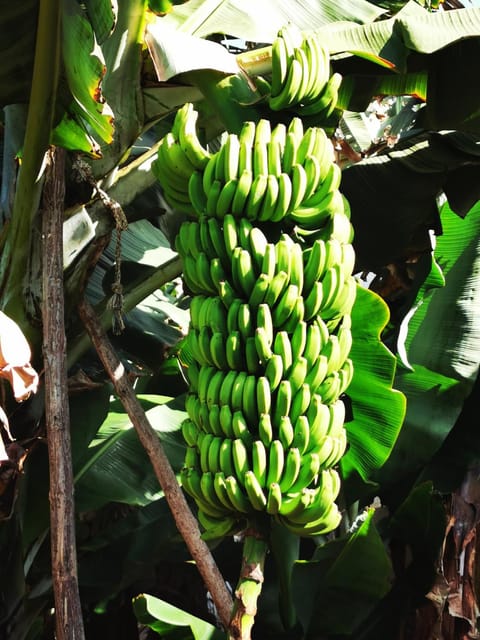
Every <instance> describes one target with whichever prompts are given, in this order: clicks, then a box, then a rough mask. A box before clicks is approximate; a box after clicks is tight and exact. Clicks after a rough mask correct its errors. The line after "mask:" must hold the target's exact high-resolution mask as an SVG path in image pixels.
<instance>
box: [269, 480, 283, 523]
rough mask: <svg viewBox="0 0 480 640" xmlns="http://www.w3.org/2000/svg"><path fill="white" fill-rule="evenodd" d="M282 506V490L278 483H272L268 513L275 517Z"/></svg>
mask: <svg viewBox="0 0 480 640" xmlns="http://www.w3.org/2000/svg"><path fill="white" fill-rule="evenodd" d="M281 506H282V489H281V488H280V485H279V484H278V482H271V483H270V485H269V487H268V492H267V503H266V505H265V510H266V512H267V513H268V514H269V515H271V516H275V515H277V514H278V512H279V511H280V508H281Z"/></svg>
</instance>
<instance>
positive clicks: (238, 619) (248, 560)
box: [228, 528, 268, 640]
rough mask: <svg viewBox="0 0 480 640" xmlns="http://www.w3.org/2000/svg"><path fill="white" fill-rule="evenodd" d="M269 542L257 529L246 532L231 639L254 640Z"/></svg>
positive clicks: (229, 635)
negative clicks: (253, 631) (253, 630)
mask: <svg viewBox="0 0 480 640" xmlns="http://www.w3.org/2000/svg"><path fill="white" fill-rule="evenodd" d="M267 551H268V543H267V541H266V540H265V539H264V538H263V536H261V535H260V534H259V533H258V532H257V531H256V530H255V529H253V528H251V529H247V530H246V531H245V533H244V541H243V556H242V567H241V570H240V577H239V579H238V582H237V587H236V589H235V600H234V604H233V612H232V619H231V622H230V625H229V629H228V640H250V637H251V630H252V627H253V624H254V622H255V615H256V613H257V602H258V598H259V596H260V593H261V591H262V585H263V569H264V565H265V556H266V554H267Z"/></svg>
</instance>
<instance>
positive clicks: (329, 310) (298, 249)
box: [162, 118, 356, 537]
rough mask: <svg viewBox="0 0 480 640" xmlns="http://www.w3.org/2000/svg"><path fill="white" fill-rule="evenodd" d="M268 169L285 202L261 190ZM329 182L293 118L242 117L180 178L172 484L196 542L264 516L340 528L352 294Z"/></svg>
mask: <svg viewBox="0 0 480 640" xmlns="http://www.w3.org/2000/svg"><path fill="white" fill-rule="evenodd" d="M167 149H168V147H165V150H167ZM176 153H177V150H175V154H176ZM162 158H163V156H162ZM245 175H248V181H247V187H245V186H243V185H242V188H241V195H239V193H240V192H239V191H238V190H239V184H240V181H241V177H242V176H245ZM280 175H285V176H287V178H288V181H287V180H285V184H289V185H290V188H289V198H288V205H285V204H282V205H280V202H281V198H280V186H278V189H275V187H273V188H272V187H271V185H272V184H278V185H280V180H279V176H280ZM271 177H272V178H275V182H274V181H273V179H272V178H271ZM260 180H262V182H263V183H266V186H264V188H263V191H262V190H259V191H258V190H257V189H258V187H257V186H256V185H257V183H258V182H260ZM339 182H340V172H339V169H338V167H337V165H336V164H335V163H334V161H333V151H332V148H331V145H330V144H329V142H328V139H327V137H326V135H325V133H324V132H323V130H322V129H319V128H316V127H312V128H309V129H307V130H306V131H304V130H303V125H302V122H301V120H300V119H299V118H293V120H292V121H291V123H290V124H289V125H288V126H287V125H277V126H276V127H275V128H274V129H273V130H272V128H271V125H270V122H269V121H267V120H260V121H259V122H258V123H256V124H255V123H250V122H246V123H245V125H244V127H243V129H242V131H241V133H240V134H239V136H238V137H236V136H233V135H231V134H226V135H225V137H224V139H223V143H222V146H221V147H220V149H219V151H218V152H217V153H216V154H214V155H211V156H210V157H209V158H208V159H206V161H204V167H203V168H197V169H195V171H193V173H191V175H190V178H189V180H188V194H189V197H190V202H191V204H192V206H193V209H194V214H192V215H191V216H190V218H189V219H188V220H186V221H185V222H184V223H182V225H181V227H180V230H179V233H178V235H177V238H176V249H177V251H178V253H179V254H180V256H181V257H182V260H183V267H184V279H185V282H186V284H187V286H188V288H189V289H190V290H191V292H192V294H193V298H192V302H191V307H190V313H191V320H190V328H189V332H188V335H187V338H186V346H185V349H186V350H188V354H189V357H188V367H187V376H188V381H189V391H188V394H187V398H186V411H187V414H188V418H187V419H186V420H185V421H184V423H183V425H182V431H183V436H184V439H185V442H186V444H187V450H186V455H185V463H184V467H183V469H182V471H181V481H182V485H183V487H184V489H185V491H186V492H187V493H188V494H190V495H191V496H192V497H193V498H194V500H195V502H196V503H197V506H198V517H199V520H200V522H201V524H202V526H203V527H204V528H205V530H206V534H205V535H207V536H208V537H222V536H224V535H227V534H230V533H232V532H234V531H236V530H238V529H240V528H241V527H242V526H245V523H246V522H247V523H248V521H252V520H258V519H261V520H266V521H268V518H272V517H273V518H275V519H277V520H278V521H279V522H281V523H282V524H283V525H284V526H285V527H287V528H288V529H289V530H290V531H292V532H294V533H296V534H298V535H301V536H314V535H320V534H324V533H327V532H329V531H331V530H333V529H335V528H336V527H337V526H338V524H339V521H340V517H341V516H340V512H339V510H338V507H337V505H336V503H335V500H336V498H337V496H338V493H339V490H340V478H339V475H338V472H337V470H336V468H335V467H336V465H337V464H338V462H339V460H340V458H341V457H342V455H343V454H344V452H345V449H346V446H347V440H346V431H345V427H344V421H345V405H344V401H343V399H342V397H343V394H344V393H345V391H346V390H347V389H348V386H349V384H350V381H351V379H352V375H353V366H352V361H351V360H350V358H349V353H350V348H351V344H352V336H351V326H350V324H351V321H350V313H351V309H352V306H353V304H354V301H355V295H356V281H355V279H354V277H353V275H352V274H353V270H354V265H355V255H354V251H353V248H352V245H351V240H352V235H353V234H352V227H351V224H350V220H349V213H348V207H347V205H346V202H345V201H344V200H343V198H342V196H341V194H340V191H339V190H338V187H339ZM230 184H234V187H228V189H229V191H230V190H231V193H229V194H228V197H227V195H226V193H225V190H226V189H227V185H230ZM268 189H273V191H272V192H271V193H268ZM224 193H225V195H223V194H224ZM267 194H268V195H267ZM224 200H225V201H226V202H224ZM227 200H228V202H227ZM272 211H276V215H273V214H272V213H271V212H272ZM292 231H293V233H292ZM185 360H187V358H185Z"/></svg>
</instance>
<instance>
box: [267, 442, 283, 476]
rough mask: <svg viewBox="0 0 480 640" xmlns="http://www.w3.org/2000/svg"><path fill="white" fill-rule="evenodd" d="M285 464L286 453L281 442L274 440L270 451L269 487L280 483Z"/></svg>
mask: <svg viewBox="0 0 480 640" xmlns="http://www.w3.org/2000/svg"><path fill="white" fill-rule="evenodd" d="M284 464H285V453H284V450H283V445H282V443H281V442H280V440H272V442H271V444H270V447H269V450H268V471H267V486H270V485H271V484H272V482H280V479H281V477H282V474H283V468H284Z"/></svg>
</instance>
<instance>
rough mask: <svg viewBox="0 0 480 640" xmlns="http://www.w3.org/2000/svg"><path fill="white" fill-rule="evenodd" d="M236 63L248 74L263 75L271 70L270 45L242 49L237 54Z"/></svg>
mask: <svg viewBox="0 0 480 640" xmlns="http://www.w3.org/2000/svg"><path fill="white" fill-rule="evenodd" d="M237 64H238V66H239V67H240V68H241V69H243V70H244V71H245V72H246V73H248V75H250V76H263V75H265V74H268V73H271V72H272V47H271V46H270V45H269V46H267V47H262V48H261V49H252V50H249V51H242V53H239V54H238V55H237Z"/></svg>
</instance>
